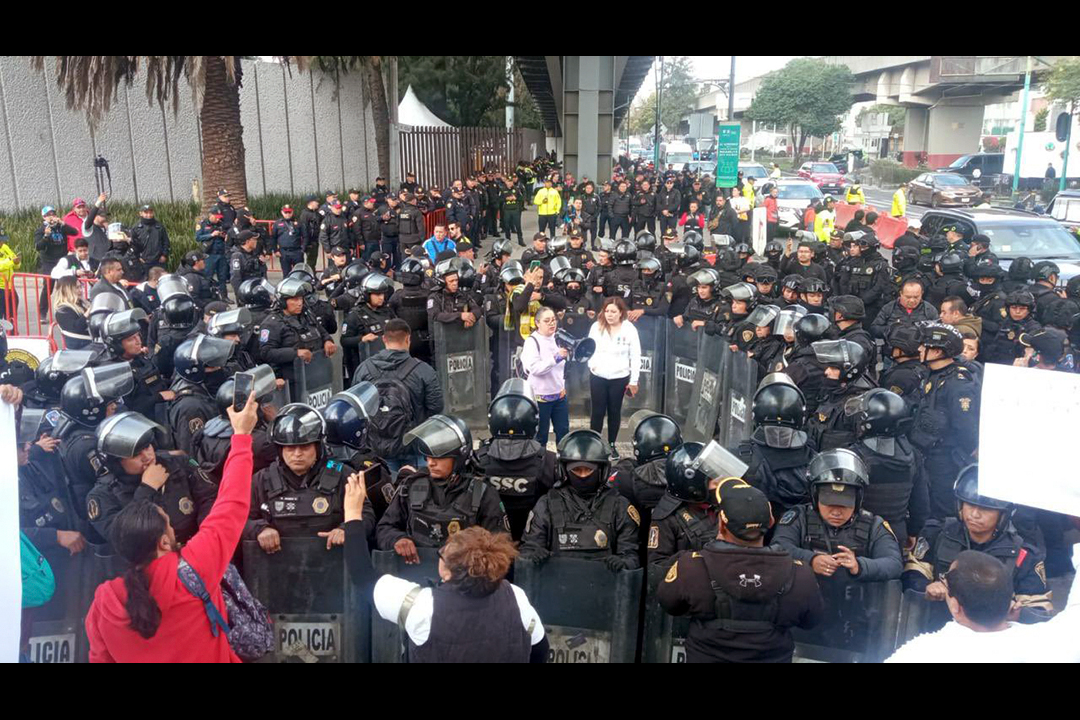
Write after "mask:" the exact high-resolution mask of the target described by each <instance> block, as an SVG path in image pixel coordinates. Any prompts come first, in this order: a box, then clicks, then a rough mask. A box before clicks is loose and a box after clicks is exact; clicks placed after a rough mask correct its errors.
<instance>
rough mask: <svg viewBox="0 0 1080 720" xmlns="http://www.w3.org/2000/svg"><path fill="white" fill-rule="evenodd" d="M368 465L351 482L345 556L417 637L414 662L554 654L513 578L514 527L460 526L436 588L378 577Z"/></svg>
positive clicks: (381, 605)
mask: <svg viewBox="0 0 1080 720" xmlns="http://www.w3.org/2000/svg"><path fill="white" fill-rule="evenodd" d="M366 497H367V488H366V486H365V480H364V473H362V472H361V473H355V474H353V475H351V476H350V477H349V480H348V483H347V485H346V487H345V562H346V563H348V565H349V573H350V574H351V576H352V578H353V582H354V583H355V584H356V585H357V587H359V588H362V589H364V590H365V591H366V589H367V588H369V587H371V586H372V585H374V603H373V605H374V608H375V611H376V612H378V613H379V615H380V616H381V617H382V618H383V619H385V620H389V621H390V622H392V623H395V624H397V625H398V626H399V627H401V628H402V629H403V630H405V633H406V634H407V635H408V637H409V649H408V655H407V657H408V660H409V662H447V663H469V662H483V663H525V662H547V655H548V641H547V638H546V637H545V635H544V625H543V623H541V622H540V618H539V616H538V615H537V614H536V610H534V609H533V607H532V605H531V604H530V603H529V599H528V598H527V597H526V596H525V591H524V590H522V589H521V588H519V587H517V586H516V585H511V584H510V583H509V582H507V580H506V574H507V573H508V572H509V571H510V568H511V567H512V566H513V563H514V559H515V558H516V557H517V554H518V552H517V548H516V547H514V542H513V541H512V540H511V539H510V535H508V534H506V533H492V532H490V531H488V530H486V529H484V528H483V527H480V526H478V525H475V526H473V527H469V528H466V529H464V530H459V531H458V532H456V533H453V534H451V535H450V537H449V539H447V541H446V544H445V545H443V547H442V549H441V550H439V579H440V580H441V582H440V583H439V584H438V585H437V586H435V587H432V588H423V587H421V586H420V585H418V584H416V583H414V582H409V581H408V580H403V579H401V578H396V577H394V576H392V575H383V576H382V577H380V578H378V580H377V581H376V578H375V568H374V567H373V566H372V564H371V556H370V555H369V553H368V541H367V538H368V534H369V531H370V528H368V527H367V523H369V522H371V521H370V519H365V518H364V517H363V514H362V513H363V507H364V499H365V498H366Z"/></svg>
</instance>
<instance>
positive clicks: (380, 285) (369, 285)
mask: <svg viewBox="0 0 1080 720" xmlns="http://www.w3.org/2000/svg"><path fill="white" fill-rule="evenodd" d="M360 293H361V294H362V295H363V297H364V300H365V301H367V300H368V299H369V298H370V297H371V296H372V295H382V296H383V302H384V303H385V302H387V301H388V300H389V299H390V296H391V295H393V294H394V281H393V280H391V279H390V278H388V277H386V276H385V275H383V274H382V273H380V272H370V273H368V274H367V275H365V276H364V279H363V280H362V281H361V282H360Z"/></svg>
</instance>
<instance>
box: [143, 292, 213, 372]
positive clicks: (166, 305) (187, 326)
mask: <svg viewBox="0 0 1080 720" xmlns="http://www.w3.org/2000/svg"><path fill="white" fill-rule="evenodd" d="M158 297H159V298H161V306H160V307H159V308H158V309H157V310H155V311H154V314H153V315H151V316H150V329H149V331H148V332H147V338H146V344H147V345H148V346H149V348H150V353H151V357H152V358H153V359H154V364H155V365H156V366H157V369H158V372H160V373H161V375H162V377H164V378H166V379H167V378H171V377H172V373H173V354H174V353H175V352H176V347H177V346H178V345H179V344H180V343H182V342H183V341H184V339H185V338H186V337H187V336H188V335H189V334H190V333H191V329H192V328H193V327H195V324H196V323H197V322H199V312H200V308H199V306H198V304H197V303H196V302H195V299H194V298H193V297H192V296H191V295H190V294H189V292H188V286H187V281H186V280H184V279H183V277H181V276H179V275H163V276H162V277H161V279H160V280H159V281H158Z"/></svg>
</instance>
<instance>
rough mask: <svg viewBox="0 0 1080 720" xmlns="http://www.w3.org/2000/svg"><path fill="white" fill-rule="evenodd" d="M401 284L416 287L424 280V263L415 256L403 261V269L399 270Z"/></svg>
mask: <svg viewBox="0 0 1080 720" xmlns="http://www.w3.org/2000/svg"><path fill="white" fill-rule="evenodd" d="M398 278H399V279H400V280H401V284H402V285H405V286H406V287H416V286H417V285H419V284H420V283H422V282H424V264H423V263H421V262H420V261H419V260H417V259H416V258H413V257H408V258H405V259H404V260H402V261H401V269H400V270H399V271H398Z"/></svg>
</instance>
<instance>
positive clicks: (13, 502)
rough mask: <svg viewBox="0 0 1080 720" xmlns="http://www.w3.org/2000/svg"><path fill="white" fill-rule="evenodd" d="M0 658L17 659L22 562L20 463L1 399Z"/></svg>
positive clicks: (9, 413)
mask: <svg viewBox="0 0 1080 720" xmlns="http://www.w3.org/2000/svg"><path fill="white" fill-rule="evenodd" d="M0 477H4V478H7V480H6V481H5V482H4V483H2V487H3V490H2V493H3V494H2V495H0V538H3V540H2V541H0V662H10V663H13V662H18V661H19V624H20V622H21V618H22V566H21V565H20V562H19V558H20V554H19V551H20V549H21V547H22V546H21V540H20V537H19V483H18V482H16V481H15V478H17V477H19V465H18V462H17V461H16V459H15V408H13V407H12V406H11V405H8V404H7V403H5V402H0Z"/></svg>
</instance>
